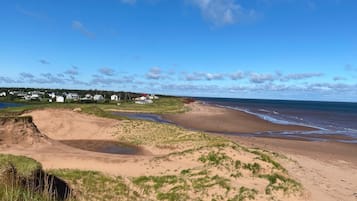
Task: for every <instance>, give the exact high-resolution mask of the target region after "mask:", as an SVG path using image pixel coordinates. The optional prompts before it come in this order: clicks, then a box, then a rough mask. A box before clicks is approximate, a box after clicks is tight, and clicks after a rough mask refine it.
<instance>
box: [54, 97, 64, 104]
mask: <svg viewBox="0 0 357 201" xmlns="http://www.w3.org/2000/svg"><path fill="white" fill-rule="evenodd" d="M56 102H57V103H64V97H63V96H56Z"/></svg>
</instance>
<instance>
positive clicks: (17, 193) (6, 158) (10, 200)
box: [0, 154, 52, 201]
mask: <svg viewBox="0 0 357 201" xmlns="http://www.w3.org/2000/svg"><path fill="white" fill-rule="evenodd" d="M9 168H10V170H16V177H19V178H30V177H31V176H32V174H33V173H34V172H35V171H37V170H39V169H41V164H40V163H38V162H37V161H35V160H33V159H31V158H28V157H24V156H14V155H8V154H0V201H32V200H37V201H51V200H52V199H51V198H49V197H48V196H47V195H45V194H41V193H35V192H33V191H32V190H29V189H26V188H23V187H20V186H18V185H17V184H16V183H15V181H14V180H16V179H14V176H10V175H6V173H5V172H6V171H7V170H9ZM12 168H14V169H12ZM8 177H9V178H11V179H10V180H11V181H9V180H8V179H9V178H8Z"/></svg>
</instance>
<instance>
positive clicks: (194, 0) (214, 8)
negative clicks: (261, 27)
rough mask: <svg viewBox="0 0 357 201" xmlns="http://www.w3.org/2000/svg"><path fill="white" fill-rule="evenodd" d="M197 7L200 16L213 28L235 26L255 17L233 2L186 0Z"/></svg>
mask: <svg viewBox="0 0 357 201" xmlns="http://www.w3.org/2000/svg"><path fill="white" fill-rule="evenodd" d="M188 2H190V3H191V4H193V5H195V6H197V7H198V8H199V9H200V10H201V13H202V16H203V17H204V18H205V19H206V20H208V21H210V22H211V23H212V24H213V25H215V26H223V25H229V24H235V23H238V22H241V21H245V20H248V19H251V18H255V17H256V12H255V11H254V10H247V9H245V8H243V7H242V6H241V5H240V4H238V3H237V2H236V1H235V0H188Z"/></svg>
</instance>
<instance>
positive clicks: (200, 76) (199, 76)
mask: <svg viewBox="0 0 357 201" xmlns="http://www.w3.org/2000/svg"><path fill="white" fill-rule="evenodd" d="M184 76H185V77H184V79H185V80H186V81H197V80H208V81H211V80H223V79H224V74H222V73H202V72H195V73H185V74H184Z"/></svg>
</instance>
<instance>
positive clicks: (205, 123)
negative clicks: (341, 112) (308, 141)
mask: <svg viewBox="0 0 357 201" xmlns="http://www.w3.org/2000/svg"><path fill="white" fill-rule="evenodd" d="M189 108H190V111H188V112H186V113H182V114H165V115H163V117H164V119H166V120H169V121H171V122H173V123H175V124H177V125H179V126H182V127H184V128H189V129H194V130H201V131H206V132H218V133H257V132H267V131H275V132H277V131H314V130H316V129H315V128H310V127H305V126H296V125H280V124H274V123H271V122H268V121H265V120H263V119H261V118H259V117H256V116H254V115H251V114H248V113H245V112H241V111H237V110H231V109H226V108H220V107H215V106H210V105H204V104H201V103H197V102H194V103H190V104H189Z"/></svg>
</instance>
